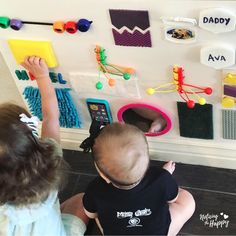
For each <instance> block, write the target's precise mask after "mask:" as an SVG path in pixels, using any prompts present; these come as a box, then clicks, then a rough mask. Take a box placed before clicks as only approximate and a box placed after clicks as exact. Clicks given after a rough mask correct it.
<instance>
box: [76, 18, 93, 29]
mask: <svg viewBox="0 0 236 236" xmlns="http://www.w3.org/2000/svg"><path fill="white" fill-rule="evenodd" d="M91 24H92V21H89V20H87V19H80V20H79V21H78V22H77V29H78V30H79V31H80V32H86V31H88V30H89V28H90V25H91Z"/></svg>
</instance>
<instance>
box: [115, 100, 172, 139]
mask: <svg viewBox="0 0 236 236" xmlns="http://www.w3.org/2000/svg"><path fill="white" fill-rule="evenodd" d="M134 107H142V108H147V109H150V110H153V111H156V112H158V113H160V114H161V115H162V116H163V117H164V119H165V120H166V127H165V128H164V129H163V130H162V131H160V132H157V133H148V132H147V133H145V135H146V136H161V135H163V134H165V133H167V132H168V131H169V130H170V129H171V127H172V122H171V119H170V117H169V116H168V115H167V114H166V113H165V112H163V111H162V110H160V109H159V108H157V107H155V106H152V105H149V104H146V103H130V104H127V105H124V106H123V107H121V108H120V109H119V111H118V112H117V119H118V121H119V122H122V123H124V120H123V116H122V115H123V112H124V111H126V110H127V109H130V108H134Z"/></svg>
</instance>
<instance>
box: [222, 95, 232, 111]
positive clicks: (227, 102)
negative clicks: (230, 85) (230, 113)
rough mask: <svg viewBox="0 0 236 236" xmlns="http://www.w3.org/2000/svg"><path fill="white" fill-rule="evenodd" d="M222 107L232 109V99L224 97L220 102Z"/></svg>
mask: <svg viewBox="0 0 236 236" xmlns="http://www.w3.org/2000/svg"><path fill="white" fill-rule="evenodd" d="M221 104H222V106H223V107H225V108H230V107H233V106H234V104H235V102H234V99H233V98H230V97H224V98H223V99H222V102H221Z"/></svg>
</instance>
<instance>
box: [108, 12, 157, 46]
mask: <svg viewBox="0 0 236 236" xmlns="http://www.w3.org/2000/svg"><path fill="white" fill-rule="evenodd" d="M109 13H110V17H111V23H112V25H113V28H112V33H113V37H114V41H115V44H116V45H120V46H135V47H151V46H152V42H151V34H150V30H149V27H150V23H149V16H148V11H135V10H119V9H118V10H116V9H110V10H109Z"/></svg>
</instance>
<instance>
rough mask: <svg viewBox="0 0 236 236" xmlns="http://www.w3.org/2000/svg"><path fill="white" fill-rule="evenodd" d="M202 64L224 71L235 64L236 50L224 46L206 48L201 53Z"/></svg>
mask: <svg viewBox="0 0 236 236" xmlns="http://www.w3.org/2000/svg"><path fill="white" fill-rule="evenodd" d="M200 60H201V63H202V64H204V65H206V66H210V67H213V68H215V69H222V68H225V67H229V66H232V65H234V64H235V49H234V48H231V47H223V46H211V47H204V48H202V49H201V52H200Z"/></svg>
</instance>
